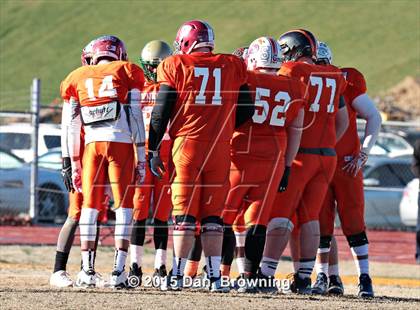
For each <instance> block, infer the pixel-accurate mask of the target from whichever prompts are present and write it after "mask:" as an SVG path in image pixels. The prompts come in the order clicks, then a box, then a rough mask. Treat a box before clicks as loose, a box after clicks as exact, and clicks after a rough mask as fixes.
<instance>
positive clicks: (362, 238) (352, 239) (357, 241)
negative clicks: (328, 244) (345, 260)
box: [346, 231, 369, 248]
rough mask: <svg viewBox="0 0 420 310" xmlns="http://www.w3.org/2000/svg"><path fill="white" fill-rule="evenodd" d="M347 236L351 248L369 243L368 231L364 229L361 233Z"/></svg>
mask: <svg viewBox="0 0 420 310" xmlns="http://www.w3.org/2000/svg"><path fill="white" fill-rule="evenodd" d="M346 238H347V242H348V243H349V246H350V247H351V248H354V247H356V246H362V245H365V244H368V243H369V241H368V238H367V236H366V232H364V231H363V232H361V233H360V234H356V235H351V236H346Z"/></svg>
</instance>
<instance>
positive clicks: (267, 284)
mask: <svg viewBox="0 0 420 310" xmlns="http://www.w3.org/2000/svg"><path fill="white" fill-rule="evenodd" d="M214 42H215V39H214V32H213V29H212V28H211V26H210V25H209V24H208V23H206V22H203V21H199V20H193V21H189V22H186V23H184V24H183V25H182V26H181V27H180V29H179V30H178V33H177V36H176V39H175V42H174V47H175V51H172V49H171V47H170V46H169V45H168V44H166V43H165V42H163V41H158V40H155V41H151V42H149V43H148V44H147V45H146V46H145V47H144V48H143V50H142V53H141V57H140V66H137V65H136V64H134V63H132V62H129V61H128V57H127V52H126V49H125V45H124V43H123V42H122V41H121V40H120V39H118V38H117V37H115V36H102V37H99V38H96V39H94V40H92V41H91V42H90V43H89V44H88V45H87V46H86V47H85V48H84V49H83V51H82V56H81V60H82V66H81V67H79V68H77V69H76V70H74V71H72V72H71V73H70V74H69V75H68V76H67V77H66V78H65V79H64V80H63V82H62V83H61V96H62V98H63V100H64V104H63V112H62V143H61V144H62V157H63V169H62V176H63V180H64V183H65V185H66V188H67V189H68V191H69V201H70V204H69V211H68V218H67V220H66V222H65V223H64V225H63V227H62V229H61V231H60V234H59V237H58V242H57V252H56V258H55V266H54V272H53V274H52V276H51V278H50V284H51V285H52V286H56V287H69V286H73V285H74V286H78V287H104V286H110V287H112V288H127V287H133V279H137V281H135V286H139V285H141V284H142V276H143V271H142V268H143V262H142V260H143V246H144V243H145V235H146V229H147V225H148V223H151V225H152V226H153V241H154V246H155V260H154V274H153V277H154V278H156V279H158V287H159V288H160V289H161V290H181V289H182V288H183V287H185V278H187V277H188V278H197V277H200V276H202V277H205V278H206V279H207V282H206V283H207V284H206V285H208V289H209V290H210V291H212V292H229V291H230V290H231V289H236V290H237V291H238V292H241V293H258V292H263V293H276V292H278V291H279V287H278V285H277V282H276V281H274V279H275V272H276V269H277V265H278V263H279V260H280V258H281V255H282V254H283V252H284V250H285V248H286V246H287V244H289V245H290V249H291V253H292V258H293V263H294V269H295V270H294V274H293V279H292V282H291V287H290V288H291V291H292V292H294V293H298V294H321V295H324V294H334V295H342V294H343V293H344V288H343V284H342V282H341V279H340V276H339V272H338V257H337V246H336V241H335V239H334V236H333V234H334V220H335V215H336V211H337V212H338V215H339V217H340V221H341V227H342V229H343V233H344V234H345V236H346V238H347V240H348V244H349V246H350V248H351V251H352V253H353V257H354V260H355V263H356V266H357V269H358V273H359V297H373V295H374V294H373V288H372V281H371V278H370V276H369V260H368V239H367V236H366V233H365V224H364V196H363V182H362V178H363V176H362V168H363V166H364V164H365V163H366V161H367V158H368V154H369V152H370V149H371V148H372V146H373V145H374V143H375V141H376V138H377V135H378V132H379V129H380V125H381V118H380V115H379V113H378V111H377V109H376V108H375V106H374V104H373V103H372V101H371V100H370V98H369V96H368V95H367V94H366V83H365V80H364V77H363V75H362V74H361V73H360V72H359V71H357V70H356V69H354V68H338V67H336V66H334V65H332V53H331V50H330V48H329V47H328V46H327V44H325V43H323V42H320V41H317V39H316V38H315V36H314V35H313V34H312V33H311V32H309V31H307V30H303V29H298V30H291V31H288V32H286V33H284V34H283V35H281V36H280V37H279V39H278V40H275V39H273V38H272V37H260V38H258V39H256V40H254V41H253V42H252V43H251V44H250V45H249V46H247V47H242V48H238V49H237V50H235V51H234V53H233V54H214V53H213V49H214ZM357 116H358V117H361V118H364V119H365V120H366V127H365V133H364V137H363V138H362V142H360V139H359V137H358V132H357V126H356V117H357ZM110 196H112V197H113V199H114V211H115V257H114V262H113V268H112V272H111V276H110V278H109V281H105V280H104V279H103V278H102V276H101V275H100V274H99V273H97V272H96V271H95V259H96V249H97V245H98V238H99V226H100V223H102V222H104V221H106V217H107V206H108V201H109V197H110ZM149 217H150V220H149V221H148V219H149ZM170 218H172V221H171V223H173V233H172V234H171V235H172V236H173V263H172V269H171V270H170V271H169V272H168V271H167V254H166V250H167V245H168V236H169V230H170V229H169V226H168V221H169V220H170ZM78 226H79V228H80V240H81V258H82V261H81V270H80V272H79V273H78V275H77V279H76V280H75V282H73V280H72V279H71V278H70V275H69V274H68V273H67V272H66V266H67V260H68V257H69V253H70V249H71V246H72V244H73V240H74V236H75V231H76V229H77V227H78ZM128 253H129V254H130V255H129V258H127V256H128ZM202 253H204V256H205V267H204V268H203V272H202V275H199V273H200V271H199V270H198V265H199V261H200V259H201V255H202ZM234 258H235V260H236V264H237V268H238V271H239V274H240V275H239V277H238V278H237V281H232V282H233V283H236V284H234V285H231V282H229V284H226V281H223V279H226V278H228V277H230V269H231V265H232V262H233V260H234ZM126 265H127V266H129V267H127V268H126ZM314 268H315V271H316V274H317V277H316V281H315V283H313V284H312V283H311V275H312V272H313V269H314Z"/></svg>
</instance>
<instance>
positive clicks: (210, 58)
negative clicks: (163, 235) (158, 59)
mask: <svg viewBox="0 0 420 310" xmlns="http://www.w3.org/2000/svg"><path fill="white" fill-rule="evenodd" d="M174 45H175V49H176V50H175V52H176V53H177V55H173V56H170V57H168V58H166V59H165V60H164V61H163V62H162V63H161V64H160V65H159V67H158V71H157V80H158V82H159V83H160V89H159V93H158V95H157V101H156V102H157V104H156V105H155V106H154V108H153V111H152V117H151V122H150V132H149V164H150V167H151V171H152V173H153V174H155V175H156V176H158V177H162V173H163V172H164V166H163V164H162V160H161V159H160V155H159V144H160V142H161V140H162V137H163V135H164V133H165V130H166V127H167V124H168V122H169V120H170V121H171V125H170V129H169V134H170V137H171V138H172V139H173V141H174V142H173V147H172V159H173V163H174V167H175V178H174V181H173V183H172V186H171V190H172V204H173V207H174V209H173V214H174V216H175V233H174V238H173V239H174V251H175V257H174V263H173V270H172V273H171V274H172V276H171V278H170V282H171V288H173V289H180V288H181V286H182V281H183V280H182V279H183V275H184V268H185V263H186V261H187V257H188V254H189V252H190V249H191V247H192V243H193V241H194V231H195V227H196V224H195V223H196V220H198V221H200V227H201V242H202V246H203V251H204V254H205V256H206V266H207V268H206V270H207V274H208V276H209V279H210V282H211V285H210V289H211V290H212V291H216V292H226V291H228V290H229V288H228V287H225V286H222V285H221V279H220V260H221V250H222V238H223V226H222V225H223V222H222V219H221V217H220V216H221V213H222V211H223V204H224V201H225V199H226V195H227V192H228V190H229V167H230V157H229V154H230V143H229V142H230V139H231V137H232V133H233V130H234V127H235V123H236V125H239V124H241V123H243V122H245V121H246V120H247V119H249V118H250V117H252V114H253V112H254V108H253V105H252V103H251V98H250V95H249V93H248V87H247V85H246V79H247V74H246V67H245V64H244V63H243V61H241V60H240V59H239V58H238V57H236V56H234V55H227V54H213V52H212V51H213V49H214V32H213V29H212V28H211V26H210V25H209V24H208V23H206V22H203V21H199V20H193V21H189V22H186V23H184V24H183V25H182V26H181V27H180V29H179V31H178V33H177V36H176V40H175V42H174ZM240 91H242V92H240ZM235 117H236V118H235Z"/></svg>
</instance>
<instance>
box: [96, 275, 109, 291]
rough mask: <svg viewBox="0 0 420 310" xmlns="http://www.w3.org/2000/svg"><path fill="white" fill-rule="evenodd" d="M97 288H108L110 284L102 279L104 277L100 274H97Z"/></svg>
mask: <svg viewBox="0 0 420 310" xmlns="http://www.w3.org/2000/svg"><path fill="white" fill-rule="evenodd" d="M95 286H96V287H97V288H104V287H108V286H109V283H108V282H107V281H106V280H105V279H104V278H103V277H102V275H101V274H100V273H99V272H96V284H95Z"/></svg>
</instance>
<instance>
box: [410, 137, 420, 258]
mask: <svg viewBox="0 0 420 310" xmlns="http://www.w3.org/2000/svg"><path fill="white" fill-rule="evenodd" d="M413 155H414V158H413V167H412V168H413V172H414V175H415V176H416V178H420V139H418V140H417V141H416V143H415V145H414V154H413ZM417 205H418V213H417V228H416V244H417V246H416V261H417V263H418V264H420V195H419V199H418V202H417Z"/></svg>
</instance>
